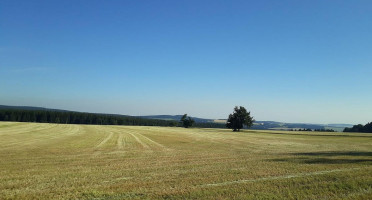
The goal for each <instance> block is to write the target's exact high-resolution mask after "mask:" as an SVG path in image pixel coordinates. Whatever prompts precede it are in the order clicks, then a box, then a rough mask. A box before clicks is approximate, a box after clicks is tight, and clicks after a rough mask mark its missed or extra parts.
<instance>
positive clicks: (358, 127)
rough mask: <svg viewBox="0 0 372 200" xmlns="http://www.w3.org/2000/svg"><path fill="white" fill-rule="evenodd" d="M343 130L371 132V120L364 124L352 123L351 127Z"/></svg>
mask: <svg viewBox="0 0 372 200" xmlns="http://www.w3.org/2000/svg"><path fill="white" fill-rule="evenodd" d="M344 132H360V133H372V122H370V123H367V124H366V125H364V126H363V125H362V124H358V125H354V126H353V127H352V128H345V129H344Z"/></svg>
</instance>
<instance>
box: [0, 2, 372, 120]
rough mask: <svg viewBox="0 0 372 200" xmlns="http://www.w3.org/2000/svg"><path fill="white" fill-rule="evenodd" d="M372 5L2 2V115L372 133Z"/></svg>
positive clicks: (0, 95) (0, 18)
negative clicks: (34, 110) (35, 111)
mask: <svg viewBox="0 0 372 200" xmlns="http://www.w3.org/2000/svg"><path fill="white" fill-rule="evenodd" d="M371 8H372V2H371V1H308V2H304V1H288V0H287V1H263V2H261V1H260V2H257V1H228V2H225V1H202V2H201V1H94V0H93V1H59V2H57V1H32V2H31V1H17V0H14V1H2V2H0V29H1V30H2V31H0V85H1V86H0V104H1V105H17V106H39V107H48V108H56V109H66V110H73V111H82V112H100V113H115V114H124V115H136V116H138V115H160V114H170V115H176V114H177V115H178V114H184V113H187V114H189V115H191V116H195V117H201V118H210V119H225V118H227V116H228V114H230V113H231V112H232V111H233V108H234V106H244V107H246V108H247V110H249V111H251V114H252V115H253V117H254V118H255V119H256V120H262V121H279V122H291V123H315V124H330V123H347V124H366V123H367V122H371V121H372V103H371V102H372V93H371V91H372V79H371V73H372V57H371V55H372V37H371V32H372V26H371V25H370V22H371V20H372V9H371Z"/></svg>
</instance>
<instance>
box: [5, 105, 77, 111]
mask: <svg viewBox="0 0 372 200" xmlns="http://www.w3.org/2000/svg"><path fill="white" fill-rule="evenodd" d="M0 109H2V110H4V109H12V110H50V111H59V112H70V111H69V110H61V109H52V108H43V107H34V106H6V105H0Z"/></svg>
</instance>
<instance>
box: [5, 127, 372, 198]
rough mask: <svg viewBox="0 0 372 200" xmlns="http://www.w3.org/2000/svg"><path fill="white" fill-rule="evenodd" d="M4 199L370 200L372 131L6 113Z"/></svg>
mask: <svg viewBox="0 0 372 200" xmlns="http://www.w3.org/2000/svg"><path fill="white" fill-rule="evenodd" d="M0 162H1V163H0V199H372V134H368V133H337V132H335V133H322V132H285V131H256V130H243V131H241V132H232V131H231V130H227V129H197V128H189V129H185V128H180V127H177V128H168V127H144V126H100V125H71V124H42V123H21V122H0Z"/></svg>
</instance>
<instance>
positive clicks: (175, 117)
mask: <svg viewBox="0 0 372 200" xmlns="http://www.w3.org/2000/svg"><path fill="white" fill-rule="evenodd" d="M182 116H183V115H146V116H137V117H140V118H146V119H162V120H176V121H180V120H181V118H182ZM191 118H192V119H194V120H195V122H196V123H214V119H203V118H198V117H191Z"/></svg>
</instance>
